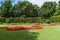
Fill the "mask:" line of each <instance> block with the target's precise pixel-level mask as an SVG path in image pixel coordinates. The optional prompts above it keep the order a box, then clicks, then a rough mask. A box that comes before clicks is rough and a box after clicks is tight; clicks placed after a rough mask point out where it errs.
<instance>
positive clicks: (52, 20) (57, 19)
mask: <svg viewBox="0 0 60 40" xmlns="http://www.w3.org/2000/svg"><path fill="white" fill-rule="evenodd" d="M50 22H52V23H58V22H60V16H53V17H51V18H50Z"/></svg>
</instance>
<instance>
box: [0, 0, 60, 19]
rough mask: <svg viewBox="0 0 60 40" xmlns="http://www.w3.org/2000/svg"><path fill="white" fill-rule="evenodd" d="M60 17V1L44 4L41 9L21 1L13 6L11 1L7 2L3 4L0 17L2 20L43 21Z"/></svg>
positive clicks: (6, 0)
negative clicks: (26, 19) (29, 19)
mask: <svg viewBox="0 0 60 40" xmlns="http://www.w3.org/2000/svg"><path fill="white" fill-rule="evenodd" d="M58 15H60V1H59V3H58V4H57V3H56V2H44V4H43V5H42V6H41V7H39V6H37V5H33V4H32V3H30V2H28V1H22V2H21V1H19V2H17V3H16V4H14V5H12V2H11V0H5V1H4V2H1V6H0V17H1V18H2V17H3V18H14V17H16V18H17V17H18V18H28V17H32V18H33V17H41V18H42V19H43V18H44V19H50V18H51V17H52V16H58Z"/></svg>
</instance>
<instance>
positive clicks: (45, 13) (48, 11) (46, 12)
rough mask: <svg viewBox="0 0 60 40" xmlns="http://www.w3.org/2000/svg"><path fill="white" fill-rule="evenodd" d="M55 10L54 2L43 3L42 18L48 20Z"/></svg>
mask: <svg viewBox="0 0 60 40" xmlns="http://www.w3.org/2000/svg"><path fill="white" fill-rule="evenodd" d="M55 8H56V2H45V3H44V4H43V5H42V6H41V10H40V11H41V16H42V17H44V18H50V17H51V16H53V15H54V14H53V13H54V12H55Z"/></svg>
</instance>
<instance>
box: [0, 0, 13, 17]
mask: <svg viewBox="0 0 60 40" xmlns="http://www.w3.org/2000/svg"><path fill="white" fill-rule="evenodd" d="M1 7H2V13H3V15H2V17H11V16H12V15H11V14H12V13H13V12H12V10H13V9H12V4H11V0H5V1H4V2H3V3H2V5H1Z"/></svg>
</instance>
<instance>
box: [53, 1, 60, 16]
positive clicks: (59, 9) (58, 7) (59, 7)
mask: <svg viewBox="0 0 60 40" xmlns="http://www.w3.org/2000/svg"><path fill="white" fill-rule="evenodd" d="M58 15H60V1H59V3H58V5H57V7H56V12H55V13H54V16H58Z"/></svg>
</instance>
